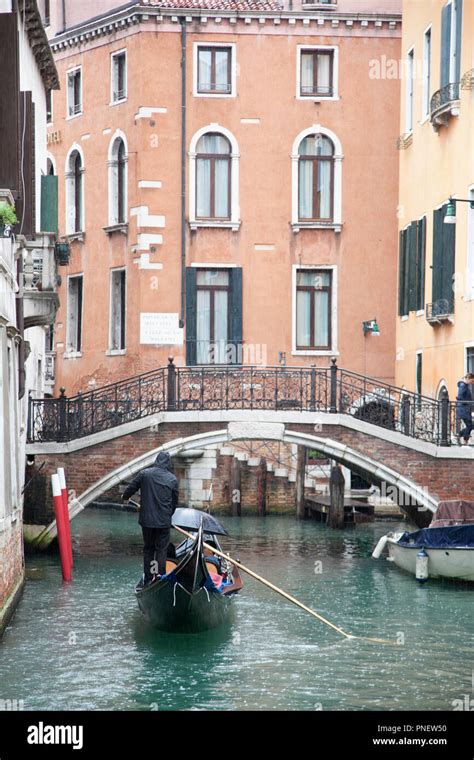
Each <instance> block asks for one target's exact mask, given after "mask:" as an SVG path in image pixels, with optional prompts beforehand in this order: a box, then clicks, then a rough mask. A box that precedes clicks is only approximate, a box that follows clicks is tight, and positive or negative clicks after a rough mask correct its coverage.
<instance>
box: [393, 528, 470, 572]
mask: <svg viewBox="0 0 474 760" xmlns="http://www.w3.org/2000/svg"><path fill="white" fill-rule="evenodd" d="M398 538H399V536H396V537H394V538H389V539H388V541H387V547H388V555H389V559H391V560H393V562H395V564H396V565H397V566H398V567H400V568H401V569H402V570H406V571H407V572H408V573H411V574H412V575H415V574H416V555H417V554H418V552H419V551H420V547H419V546H400V545H399V544H398V543H397V541H398ZM425 551H426V553H427V554H428V572H429V577H430V578H451V579H453V580H460V581H470V582H472V583H474V548H473V549H463V548H459V549H457V548H454V549H453V548H448V549H445V548H442V549H425Z"/></svg>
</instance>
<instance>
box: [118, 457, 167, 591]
mask: <svg viewBox="0 0 474 760" xmlns="http://www.w3.org/2000/svg"><path fill="white" fill-rule="evenodd" d="M138 489H140V495H141V506H140V513H139V517H138V522H139V524H140V525H141V528H142V532H143V542H144V545H143V570H144V577H143V583H144V585H146V584H147V583H150V582H151V580H152V579H153V575H154V574H156V572H155V573H154V572H153V569H154V568H153V566H154V563H155V561H156V563H157V565H158V575H165V573H166V553H167V549H168V544H169V540H170V529H171V518H172V515H173V512H174V511H175V509H176V507H177V506H178V492H179V488H178V480H177V478H176V477H175V475H173V473H172V472H171V457H170V455H169V454H168V452H167V451H161V452H160V453H159V454H158V456H157V457H156V459H155V463H154V464H153V465H152V466H151V467H147V468H146V469H145V470H142V471H141V472H140V473H138V475H137V476H136V478H134V479H133V480H132V482H131V483H130V485H128V486H127V487H126V489H125V491H124V492H123V497H122V498H123V500H124V501H126V500H127V499H129V498H130V496H132V495H133V494H134V493H135V492H136V491H138Z"/></svg>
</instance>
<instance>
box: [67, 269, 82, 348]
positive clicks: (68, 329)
mask: <svg viewBox="0 0 474 760" xmlns="http://www.w3.org/2000/svg"><path fill="white" fill-rule="evenodd" d="M78 277H81V278H82V303H81V350H80V351H77V350H76V349H71V348H70V345H71V341H70V332H71V324H70V311H69V297H70V293H69V288H70V281H71V280H74V279H77V278H78ZM83 345H84V272H75V273H74V274H69V275H68V277H67V305H66V350H65V352H64V358H65V359H76V358H79V357H81V356H82V347H83Z"/></svg>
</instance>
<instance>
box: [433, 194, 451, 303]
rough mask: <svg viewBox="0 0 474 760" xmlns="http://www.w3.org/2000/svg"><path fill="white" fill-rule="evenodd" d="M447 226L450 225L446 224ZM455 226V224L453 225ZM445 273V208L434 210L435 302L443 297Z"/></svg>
mask: <svg viewBox="0 0 474 760" xmlns="http://www.w3.org/2000/svg"><path fill="white" fill-rule="evenodd" d="M444 226H445V227H449V226H450V225H447V224H445V225H444ZM453 226H454V225H453ZM442 273H443V209H442V208H439V209H436V210H435V211H433V264H432V294H431V300H432V302H433V303H435V301H439V299H440V298H442V292H443V291H442Z"/></svg>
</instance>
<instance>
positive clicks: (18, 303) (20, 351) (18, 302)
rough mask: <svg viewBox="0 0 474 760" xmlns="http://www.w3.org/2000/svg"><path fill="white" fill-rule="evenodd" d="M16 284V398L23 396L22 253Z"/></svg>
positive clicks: (18, 264)
mask: <svg viewBox="0 0 474 760" xmlns="http://www.w3.org/2000/svg"><path fill="white" fill-rule="evenodd" d="M16 272H17V282H18V287H19V291H18V293H17V294H16V299H15V307H16V325H17V329H18V332H19V333H20V343H19V346H18V398H19V399H21V398H23V396H24V395H25V377H26V372H25V311H24V306H23V251H22V249H21V250H20V255H19V257H18V260H17V262H16Z"/></svg>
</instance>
